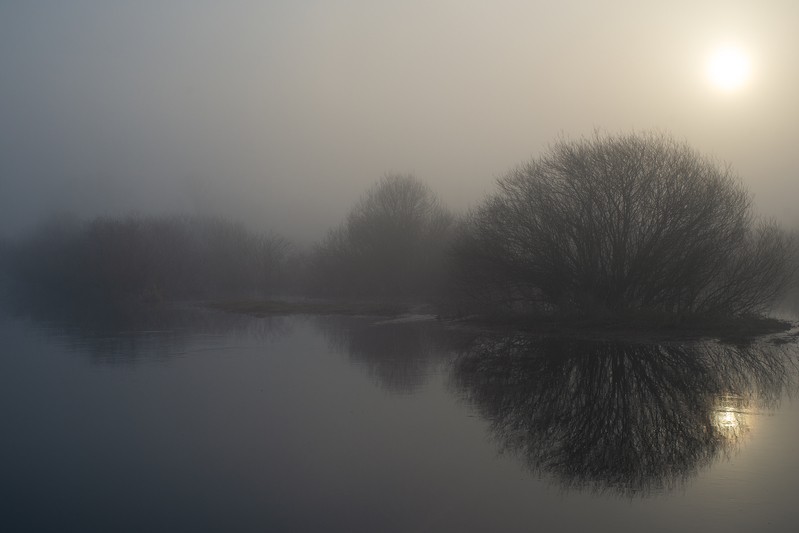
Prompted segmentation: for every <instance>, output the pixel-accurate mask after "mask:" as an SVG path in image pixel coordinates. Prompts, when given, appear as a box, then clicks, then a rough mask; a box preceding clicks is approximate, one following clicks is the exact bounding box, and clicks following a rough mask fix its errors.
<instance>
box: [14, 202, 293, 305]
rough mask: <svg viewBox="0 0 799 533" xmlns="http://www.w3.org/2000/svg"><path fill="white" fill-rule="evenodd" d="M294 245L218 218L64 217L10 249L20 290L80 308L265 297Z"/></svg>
mask: <svg viewBox="0 0 799 533" xmlns="http://www.w3.org/2000/svg"><path fill="white" fill-rule="evenodd" d="M288 250H289V244H288V242H287V241H286V240H285V239H283V238H281V237H277V236H274V235H270V234H265V235H261V234H256V233H254V232H252V231H250V230H248V229H246V228H245V227H244V226H243V225H241V224H238V223H234V222H230V221H228V220H223V219H220V218H212V217H196V216H192V217H190V216H169V217H144V216H127V217H122V218H111V217H100V218H96V219H93V220H90V221H79V220H75V219H73V218H70V217H58V218H54V219H51V220H48V221H47V222H45V223H43V224H42V225H40V226H39V227H38V228H37V229H36V230H35V231H34V232H33V233H32V234H31V235H29V236H28V237H27V238H25V239H23V240H21V241H19V242H17V243H14V244H7V245H6V247H5V254H4V255H5V258H4V261H3V262H4V266H5V271H6V272H7V273H8V277H9V278H10V279H11V281H12V288H13V290H14V291H15V292H16V293H17V294H19V293H22V294H23V295H30V296H34V297H42V298H53V299H58V300H73V301H76V302H89V301H91V302H99V303H103V302H106V303H107V302H119V301H123V300H139V301H160V300H164V299H194V298H213V297H218V296H223V295H224V296H264V295H268V294H270V293H271V292H272V291H274V290H275V289H276V287H277V285H278V284H279V283H280V282H281V281H282V280H281V278H280V276H281V275H282V274H283V273H284V270H285V262H286V260H287V257H288Z"/></svg>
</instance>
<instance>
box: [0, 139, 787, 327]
mask: <svg viewBox="0 0 799 533" xmlns="http://www.w3.org/2000/svg"><path fill="white" fill-rule="evenodd" d="M794 246H795V243H794V241H793V240H792V239H791V238H790V236H789V235H787V234H786V233H785V232H784V231H783V230H782V229H780V228H779V227H778V226H777V225H776V224H775V223H774V222H769V221H763V220H760V219H758V218H757V217H755V216H754V214H753V210H752V199H751V195H750V194H749V193H748V191H747V190H746V189H745V188H744V187H743V185H742V184H741V182H740V180H739V179H738V178H737V177H736V176H735V175H734V174H733V173H732V171H731V170H730V169H728V168H723V167H720V166H719V165H717V164H716V163H715V162H713V161H711V160H708V159H706V158H704V157H702V156H701V155H699V154H698V153H696V152H695V151H694V150H692V149H691V148H690V147H688V146H687V145H685V144H682V143H679V142H676V141H674V140H672V139H671V138H669V137H668V136H665V135H658V134H644V135H637V134H634V135H626V136H616V137H612V136H604V135H601V134H596V135H595V136H594V137H593V138H589V139H583V140H579V141H576V142H573V141H561V142H558V143H556V144H555V145H553V147H551V148H550V150H549V151H548V152H547V153H546V154H545V155H543V156H542V157H540V158H538V159H535V160H532V161H530V162H529V163H527V164H525V165H522V166H520V167H518V168H516V169H514V170H513V171H511V172H510V173H508V174H507V175H506V176H505V177H503V178H501V179H500V180H499V181H498V187H497V191H496V192H495V193H493V194H492V195H490V196H489V197H488V198H486V199H484V200H483V201H482V202H481V203H480V204H479V205H478V206H477V207H475V208H474V209H472V210H471V211H470V212H468V213H466V214H463V215H458V216H456V215H455V214H453V213H451V212H450V211H449V210H448V209H446V207H444V205H443V204H442V203H441V201H440V200H439V199H438V198H437V196H436V195H435V194H434V193H433V192H432V191H431V189H430V188H429V187H428V186H427V185H425V184H424V183H422V182H421V181H419V180H418V179H416V178H415V177H414V176H411V175H396V174H392V175H387V176H385V177H383V178H382V179H381V180H380V181H378V182H377V183H376V184H375V185H373V186H372V187H371V188H370V189H369V190H367V191H366V192H365V193H364V194H363V196H362V197H361V198H360V200H359V201H358V202H356V203H355V205H354V206H353V207H352V209H351V210H350V212H349V214H348V216H347V217H346V218H345V220H344V221H342V222H341V224H340V225H339V226H337V227H335V228H333V229H331V230H330V231H329V232H328V233H327V235H326V236H325V237H324V238H323V239H322V240H321V241H320V242H319V243H317V244H316V245H315V246H314V247H313V249H311V250H310V251H305V252H301V251H299V250H297V249H296V248H295V247H293V246H291V245H290V244H289V242H288V241H287V240H286V239H284V238H282V237H279V236H276V235H274V234H259V233H256V232H254V231H252V230H249V229H247V228H245V227H244V226H243V225H241V224H238V223H235V222H231V221H227V220H223V219H219V218H210V217H197V216H193V217H177V216H172V217H135V216H129V217H124V218H110V217H101V218H97V219H94V220H91V221H88V222H77V221H69V220H57V221H53V222H51V223H50V224H46V225H43V226H42V227H41V228H39V230H37V231H36V232H34V233H33V234H32V235H30V236H29V237H28V238H26V239H23V240H21V241H19V242H16V243H5V244H3V245H2V248H0V261H2V264H3V266H4V268H3V270H4V272H5V275H6V277H7V278H9V279H10V280H12V284H11V285H12V286H14V287H17V288H23V289H24V290H26V291H28V292H36V291H38V292H41V293H43V294H48V295H51V296H61V297H65V298H74V299H95V300H113V301H117V300H124V299H134V300H145V301H154V300H162V299H198V298H222V297H224V298H230V297H257V298H266V297H274V296H275V295H285V294H292V295H304V296H311V297H323V298H335V299H346V300H359V301H361V300H383V301H394V302H428V303H436V304H438V305H439V306H441V308H442V310H444V311H446V312H450V313H461V314H464V313H482V314H485V313H529V312H543V313H550V314H552V313H556V314H564V315H575V316H604V315H615V314H624V313H631V312H632V313H642V312H644V313H645V312H652V313H659V314H666V315H670V316H686V315H695V314H706V315H739V316H740V315H744V314H748V313H756V312H762V311H764V310H766V308H767V307H768V305H770V304H771V303H772V302H773V301H774V300H775V299H776V298H779V297H780V296H781V295H783V294H784V291H785V290H786V288H787V287H788V286H789V285H790V282H791V280H792V276H793V275H794V273H795V271H796V268H795V265H796V255H795V250H794Z"/></svg>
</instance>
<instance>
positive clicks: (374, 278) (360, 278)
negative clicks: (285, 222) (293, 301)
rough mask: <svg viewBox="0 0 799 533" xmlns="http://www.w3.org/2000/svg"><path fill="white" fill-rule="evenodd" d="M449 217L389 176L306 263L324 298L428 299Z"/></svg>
mask: <svg viewBox="0 0 799 533" xmlns="http://www.w3.org/2000/svg"><path fill="white" fill-rule="evenodd" d="M451 225H452V216H451V215H450V214H449V212H448V211H447V210H446V209H445V208H444V207H443V206H442V205H441V202H440V201H439V199H438V198H437V197H436V196H435V194H433V192H432V191H431V190H430V188H429V187H428V186H427V185H425V184H424V183H422V182H421V181H419V180H418V179H416V178H415V177H414V176H412V175H401V174H388V175H386V176H385V177H383V178H382V179H381V180H380V181H378V182H377V183H376V184H375V185H373V186H372V187H371V188H370V189H369V190H367V191H366V193H365V194H364V195H363V196H362V197H361V198H360V200H359V201H358V202H357V203H356V204H355V206H354V207H353V208H352V210H351V211H350V213H349V214H348V216H347V219H346V220H345V221H344V223H343V224H341V225H340V226H339V227H338V228H335V229H333V230H331V231H330V232H329V233H328V234H327V236H326V237H325V238H324V239H323V240H322V242H321V243H320V244H319V245H318V246H317V247H316V249H315V250H314V252H313V254H312V258H311V267H310V268H311V284H312V285H313V290H314V291H315V292H316V293H319V294H323V295H326V296H339V297H342V296H344V297H360V298H370V299H389V300H396V299H407V298H420V297H421V298H423V299H424V298H428V297H429V296H430V295H431V294H432V293H433V292H434V291H435V290H436V286H437V285H440V283H441V276H442V274H443V270H444V262H445V256H446V244H445V241H446V239H447V238H448V235H449V230H450V227H451Z"/></svg>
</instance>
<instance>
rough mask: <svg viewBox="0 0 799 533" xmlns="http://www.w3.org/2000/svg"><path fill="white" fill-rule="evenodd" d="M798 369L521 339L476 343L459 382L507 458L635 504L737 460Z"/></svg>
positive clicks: (779, 362)
mask: <svg viewBox="0 0 799 533" xmlns="http://www.w3.org/2000/svg"><path fill="white" fill-rule="evenodd" d="M789 370H793V365H792V364H791V363H789V359H788V358H787V357H785V347H783V348H778V347H775V346H762V345H749V346H730V345H722V344H718V343H711V342H705V343H696V344H644V343H641V344H626V343H622V342H607V341H606V342H596V341H589V340H580V339H563V338H543V339H542V338H530V337H525V336H521V335H517V336H510V337H504V338H500V339H497V338H482V339H480V340H479V341H477V342H475V343H474V344H473V345H472V347H471V348H470V349H469V350H467V351H466V352H465V353H464V354H463V355H462V356H461V357H460V358H459V359H458V360H457V361H456V363H455V367H454V370H453V376H454V384H455V386H456V388H457V389H458V390H459V391H460V392H461V393H462V394H463V395H464V396H465V398H466V399H467V400H468V401H469V402H470V403H471V404H473V405H474V406H475V407H476V408H477V409H478V411H479V412H480V414H481V415H482V416H483V417H485V418H486V419H487V420H489V421H490V430H491V433H492V435H493V436H494V437H495V438H496V439H497V441H498V442H499V443H500V445H501V447H502V450H503V451H510V452H512V453H514V454H518V455H519V456H520V457H522V458H523V459H524V461H525V462H526V463H527V465H529V467H530V468H531V469H533V470H534V471H535V472H537V473H539V474H543V473H546V474H550V475H552V476H553V477H554V478H555V480H557V481H558V482H560V483H561V484H562V485H563V486H565V487H567V488H572V487H574V488H591V489H594V490H611V491H614V492H618V493H621V494H625V495H633V494H647V493H649V492H650V491H652V490H665V489H670V488H674V487H675V486H677V485H679V484H681V483H683V482H685V481H686V479H687V478H688V477H690V476H691V475H693V474H695V473H696V472H697V471H698V470H699V469H700V468H701V467H704V466H707V465H709V464H710V463H711V462H712V461H713V460H714V459H716V458H718V457H724V456H729V454H730V453H731V452H733V451H734V450H735V449H736V448H737V447H738V445H739V443H740V439H741V437H742V436H743V435H744V434H745V433H746V432H747V431H748V427H749V421H748V418H749V417H751V411H752V410H753V409H758V408H769V407H773V406H774V405H775V404H776V403H777V401H778V400H779V398H780V396H781V394H782V392H783V391H784V390H785V388H786V386H787V385H788V384H789V380H791V379H792V375H793V373H792V372H789ZM747 413H750V414H749V415H747Z"/></svg>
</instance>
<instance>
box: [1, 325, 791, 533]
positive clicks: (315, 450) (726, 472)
mask: <svg viewBox="0 0 799 533" xmlns="http://www.w3.org/2000/svg"><path fill="white" fill-rule="evenodd" d="M105 318H106V319H103V320H100V319H97V318H94V319H91V320H84V321H82V322H78V323H73V324H71V325H66V324H64V323H56V322H43V321H38V320H34V319H32V318H24V317H22V318H20V317H16V318H3V319H0V340H1V341H2V346H3V348H2V352H0V353H2V355H1V356H0V423H1V424H2V430H1V433H0V435H1V436H0V453H1V454H2V455H1V456H2V461H0V481H1V483H2V484H1V485H0V486H1V487H2V488H0V491H1V492H0V529H2V530H3V531H364V532H366V531H369V532H373V531H531V530H537V531H625V530H626V531H640V530H642V529H644V528H645V529H646V530H648V531H678V530H681V531H755V530H758V531H792V530H794V529H795V527H796V524H797V523H799V505H797V496H796V495H797V494H799V453H797V449H798V448H797V446H799V403H797V401H795V400H792V397H793V396H795V394H794V393H795V392H796V390H797V379H796V364H797V359H796V357H797V356H796V349H795V347H794V346H793V345H791V344H781V345H774V344H771V343H760V344H757V345H750V346H729V345H720V344H718V343H715V342H705V343H694V344H670V345H654V344H646V343H640V342H639V343H622V342H609V341H605V342H594V341H588V340H580V339H557V338H531V337H526V336H524V335H520V334H510V333H505V334H496V333H493V334H492V333H487V332H478V331H471V330H468V329H463V328H454V327H447V326H445V325H442V324H440V323H437V322H435V321H433V320H407V321H380V320H377V319H369V318H343V317H283V318H272V319H256V318H249V317H243V316H237V315H228V314H222V313H211V312H205V311H198V310H183V311H180V312H174V313H173V312H164V313H157V314H153V315H150V316H147V317H145V318H144V319H143V320H142V319H141V318H137V319H135V320H130V319H127V320H121V321H120V320H116V319H112V318H111V317H105Z"/></svg>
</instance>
